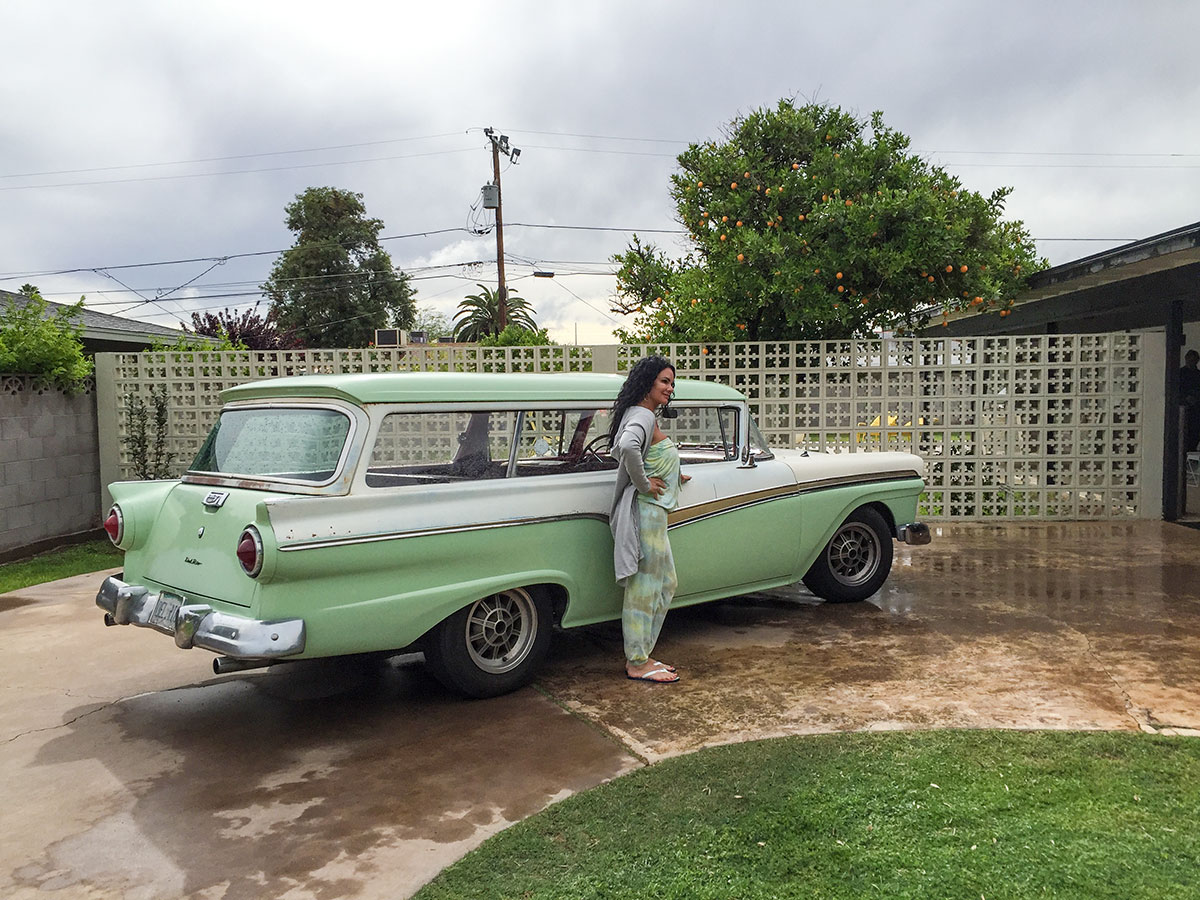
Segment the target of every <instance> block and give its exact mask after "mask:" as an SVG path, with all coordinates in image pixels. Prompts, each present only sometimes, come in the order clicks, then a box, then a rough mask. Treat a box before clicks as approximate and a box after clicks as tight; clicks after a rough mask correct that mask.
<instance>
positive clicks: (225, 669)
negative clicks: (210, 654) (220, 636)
mask: <svg viewBox="0 0 1200 900" xmlns="http://www.w3.org/2000/svg"><path fill="white" fill-rule="evenodd" d="M269 665H271V660H269V659H234V658H233V657H232V656H218V657H216V658H215V659H214V660H213V662H212V668H213V674H214V675H228V674H230V673H231V672H245V671H246V670H247V669H265V668H266V667H267V666H269Z"/></svg>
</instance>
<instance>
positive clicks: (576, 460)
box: [96, 372, 929, 697]
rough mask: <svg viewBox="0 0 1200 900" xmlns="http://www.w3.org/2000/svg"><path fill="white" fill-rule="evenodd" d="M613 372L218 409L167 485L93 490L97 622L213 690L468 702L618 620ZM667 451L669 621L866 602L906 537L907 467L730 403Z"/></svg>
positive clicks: (465, 379) (257, 400)
mask: <svg viewBox="0 0 1200 900" xmlns="http://www.w3.org/2000/svg"><path fill="white" fill-rule="evenodd" d="M622 381H623V379H622V378H621V377H620V376H615V375H582V374H570V375H549V374H547V375H511V374H504V375H487V374H452V373H422V372H413V373H395V374H364V375H330V376H320V375H306V376H298V377H292V378H279V379H273V380H268V381H260V382H255V383H252V384H246V385H242V386H240V387H236V388H232V389H230V390H228V391H226V392H225V393H224V394H223V395H222V400H223V402H224V408H223V410H222V412H221V415H220V419H219V420H218V422H217V423H216V425H214V426H213V428H212V431H211V433H210V434H209V435H208V438H207V439H206V441H205V443H204V446H203V447H202V448H201V450H200V452H199V454H198V455H197V456H196V459H195V460H194V461H193V462H192V464H191V467H190V468H189V469H188V471H187V474H185V475H184V476H183V477H182V478H181V479H179V480H178V481H151V482H119V483H116V484H113V485H111V487H110V490H111V491H112V496H113V499H114V501H115V502H114V505H113V507H112V510H111V511H110V513H109V515H108V517H107V519H106V521H105V529H106V530H107V531H108V533H109V536H110V537H111V538H112V539H113V542H114V543H115V544H116V545H117V546H118V547H119V548H121V549H122V550H124V551H125V567H124V571H123V572H122V573H121V574H119V575H117V576H114V577H111V578H108V579H107V580H106V581H105V582H104V584H103V586H102V587H101V588H100V592H99V594H98V595H97V597H96V602H97V604H98V605H99V606H100V607H101V608H102V609H103V610H104V611H105V621H106V623H108V624H110V625H140V626H143V627H147V628H152V629H155V630H158V631H161V632H164V633H166V634H170V635H172V636H174V638H175V643H176V644H177V645H178V646H179V647H181V648H185V649H186V648H192V647H201V648H204V649H206V650H211V651H213V652H214V653H217V654H219V655H218V657H217V658H216V659H215V660H214V661H213V664H214V669H215V670H216V671H217V672H218V673H221V672H226V671H237V670H240V669H246V668H253V667H257V666H263V665H269V664H272V663H279V662H283V661H289V660H298V659H313V658H317V657H328V656H340V655H348V654H368V653H381V652H388V651H397V652H398V651H400V650H404V649H419V650H421V651H423V652H424V654H425V659H426V662H427V664H428V665H429V666H430V667H431V668H432V670H433V672H434V673H435V674H436V675H437V677H438V678H439V679H440V680H442V681H443V682H444V683H445V684H446V685H448V686H449V687H451V688H453V689H455V690H457V691H460V692H462V693H463V694H466V695H469V696H474V697H484V696H492V695H496V694H501V693H504V692H507V691H511V690H513V689H515V688H517V687H519V686H520V685H523V684H525V683H526V682H528V681H529V680H530V678H531V677H532V676H533V674H534V672H535V670H536V668H537V666H538V664H539V663H540V662H541V661H542V659H543V657H544V656H545V653H546V650H547V647H548V644H549V641H550V638H551V633H552V631H553V630H554V628H555V627H562V628H573V627H577V626H580V625H589V624H592V623H596V622H603V621H607V620H613V619H619V618H620V615H621V600H622V592H621V589H620V587H619V586H618V585H617V584H616V583H615V580H614V577H613V553H612V537H611V535H610V533H609V526H608V510H609V507H610V504H611V501H612V493H613V485H614V481H615V477H616V476H615V469H616V462H615V461H614V460H613V459H612V458H611V457H610V456H609V455H608V438H607V434H608V427H609V421H610V420H609V408H610V407H611V406H612V403H613V400H614V398H615V397H616V395H617V392H618V390H619V389H620V386H621V384H622ZM671 407H672V413H673V417H670V418H667V417H664V418H663V420H662V427H663V430H664V431H666V432H667V434H668V435H669V436H670V437H671V438H672V439H673V440H674V441H675V443H676V444H677V445H678V447H679V453H680V458H681V462H682V465H683V469H684V471H685V472H686V473H687V474H688V475H691V476H692V479H691V481H689V482H688V483H687V484H686V485H685V486H684V487H683V488H682V490H681V492H680V506H679V508H678V509H677V510H676V511H674V512H673V513H671V515H670V518H669V528H670V538H671V547H672V550H673V552H674V556H675V561H676V566H677V569H678V573H679V589H678V592H677V594H676V597H675V604H674V605H675V606H687V605H691V604H694V603H703V602H705V601H707V600H716V599H718V598H723V597H730V596H734V595H738V594H744V593H747V592H750V591H756V590H762V589H765V588H771V587H777V586H780V585H785V584H790V583H792V582H796V581H799V580H801V579H803V581H804V583H805V584H806V585H808V587H809V588H810V589H811V590H812V591H813V592H814V593H816V594H818V595H819V596H821V597H823V598H825V599H826V600H830V601H835V602H840V601H850V600H862V599H865V598H866V597H869V596H870V595H871V594H873V593H875V592H876V591H877V590H879V588H880V586H881V585H882V584H883V582H884V580H885V579H886V578H887V576H888V572H889V570H890V568H891V562H892V541H893V540H894V539H896V540H901V541H907V542H908V543H912V544H923V543H927V542H928V540H929V529H928V528H927V527H926V526H924V525H922V524H919V523H917V522H915V515H916V508H917V497H918V495H919V494H920V493H921V490H922V488H923V487H924V483H923V481H922V478H921V474H920V473H921V470H922V463H921V460H920V459H919V458H918V457H916V456H912V455H909V454H906V453H851V454H824V453H814V452H807V451H796V450H778V449H769V448H768V447H767V444H766V442H765V441H764V440H763V438H762V435H761V434H760V433H759V431H758V428H757V427H756V426H755V424H754V422H753V420H752V419H751V416H750V413H749V410H748V408H747V405H746V398H745V397H744V396H742V395H741V394H740V393H738V392H737V391H735V390H733V389H731V388H729V387H725V386H723V385H719V384H714V383H709V382H703V381H692V380H688V379H679V380H678V381H677V382H676V386H675V397H674V399H673V401H672V403H671Z"/></svg>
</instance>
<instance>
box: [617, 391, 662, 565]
mask: <svg viewBox="0 0 1200 900" xmlns="http://www.w3.org/2000/svg"><path fill="white" fill-rule="evenodd" d="M653 439H654V413H652V412H651V411H650V410H648V409H646V407H644V406H631V407H630V408H629V409H627V410H626V411H625V415H624V416H622V417H621V427H620V428H619V429H618V430H617V440H616V442H615V443H614V444H613V447H612V449H611V451H610V452H611V453H612V454H613V456H615V457H616V458H617V461H618V462H619V463H620V467H619V468H618V469H617V486H616V490H615V491H614V492H613V502H612V509H611V510H610V511H609V514H608V525H609V528H611V529H612V535H613V568H614V569H615V570H616V573H617V583H618V584H621V585H623V584H624V583H625V579H626V578H628V577H629V576H630V575H632V574H634V573H635V572H636V571H637V570H638V562H639V561H640V560H641V558H642V543H641V535H640V534H639V533H638V514H637V492H638V491H641V492H642V493H644V494H647V493H649V492H650V479H649V478H647V477H646V467H645V465H644V463H643V460H645V458H646V454H647V453H648V452H650V444H651V443H652V442H653Z"/></svg>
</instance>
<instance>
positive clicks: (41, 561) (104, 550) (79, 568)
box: [0, 538, 124, 594]
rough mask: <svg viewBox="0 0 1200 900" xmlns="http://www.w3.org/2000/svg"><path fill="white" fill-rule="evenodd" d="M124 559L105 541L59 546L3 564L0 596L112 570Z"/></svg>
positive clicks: (0, 573) (0, 576)
mask: <svg viewBox="0 0 1200 900" xmlns="http://www.w3.org/2000/svg"><path fill="white" fill-rule="evenodd" d="M123 558H124V555H123V554H122V553H121V551H120V550H118V549H117V548H116V547H114V546H113V545H112V543H111V542H110V541H109V540H108V539H107V538H104V539H102V540H98V541H88V542H87V543H84V544H72V545H70V546H69V547H59V548H58V549H57V550H51V551H49V552H48V553H42V554H40V555H38V556H33V557H30V558H29V559H21V560H17V561H16V562H10V563H4V564H2V565H0V594H4V593H7V592H8V591H15V590H17V589H18V588H23V587H29V586H30V585H31V584H42V583H44V582H47V581H57V580H58V579H59V578H68V577H70V576H71V575H83V574H85V573H87V572H98V571H100V570H101V569H111V568H113V567H114V566H119V565H121V560H122V559H123ZM97 587H98V585H97Z"/></svg>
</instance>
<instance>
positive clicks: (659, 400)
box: [646, 369, 675, 409]
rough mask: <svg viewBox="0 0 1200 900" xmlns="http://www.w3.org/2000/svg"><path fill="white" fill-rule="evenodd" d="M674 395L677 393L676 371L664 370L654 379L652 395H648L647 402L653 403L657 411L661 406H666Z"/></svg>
mask: <svg viewBox="0 0 1200 900" xmlns="http://www.w3.org/2000/svg"><path fill="white" fill-rule="evenodd" d="M673 393H675V371H674V369H663V370H662V371H661V372H659V373H658V374H657V375H656V376H655V377H654V384H653V385H652V386H651V387H650V393H648V394H646V400H647V401H650V402H651V403H653V404H654V408H655V409H657V408H658V407H660V406H666V405H667V403H668V402H669V401H670V399H671V395H672V394H673Z"/></svg>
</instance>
